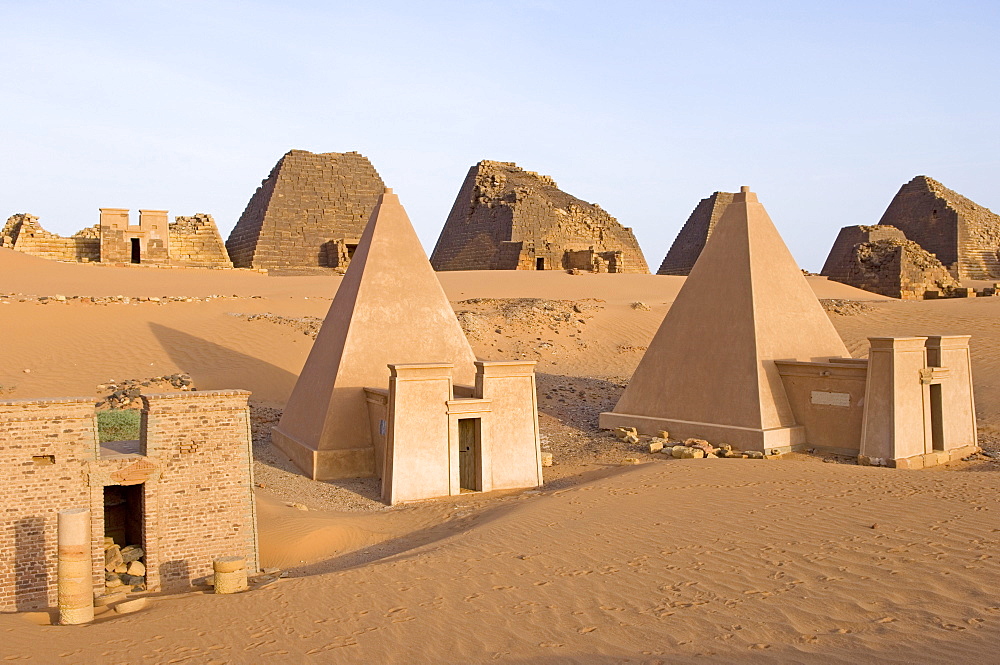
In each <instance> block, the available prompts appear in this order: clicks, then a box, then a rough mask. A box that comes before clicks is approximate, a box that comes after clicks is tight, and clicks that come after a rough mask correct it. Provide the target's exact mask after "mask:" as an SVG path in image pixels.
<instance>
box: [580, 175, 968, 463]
mask: <svg viewBox="0 0 1000 665" xmlns="http://www.w3.org/2000/svg"><path fill="white" fill-rule="evenodd" d="M870 343H871V354H870V357H869V359H867V360H866V359H854V358H851V357H850V354H848V353H847V350H846V348H845V347H844V344H843V342H842V341H841V340H840V338H839V336H838V335H837V332H836V330H834V328H833V325H832V324H831V323H830V321H829V319H828V318H827V316H826V314H825V313H824V312H823V309H822V307H821V306H820V305H819V302H818V301H817V299H816V296H815V294H814V293H813V291H812V290H811V289H810V287H809V285H808V283H807V282H806V280H805V278H804V277H803V275H802V272H801V270H799V268H798V266H797V265H796V263H795V260H794V259H793V258H792V256H791V254H790V253H789V251H788V249H787V247H786V246H785V244H784V242H783V241H782V240H781V237H780V236H779V235H778V232H777V230H776V229H775V228H774V225H773V223H772V222H771V220H770V218H769V217H768V215H767V212H766V211H765V210H764V207H763V206H762V205H761V204H760V203H759V202H758V201H757V196H756V195H755V194H753V193H752V192H750V191H749V189H748V188H746V187H744V188H742V190H741V192H740V193H739V194H736V195H734V197H733V201H732V203H730V204H729V206H728V207H727V209H726V212H725V213H724V215H723V217H722V219H721V220H720V221H719V223H718V226H717V228H716V230H715V232H714V233H713V234H712V236H711V237H710V238H709V241H708V242H707V243H706V245H705V250H704V251H703V252H702V253H701V256H700V257H699V259H698V262H697V263H696V264H695V266H694V268H693V269H692V270H691V274H690V276H689V277H688V279H687V281H686V282H685V284H684V286H683V288H682V289H681V291H680V293H679V294H678V296H677V299H676V300H675V301H674V304H673V305H672V306H671V308H670V310H669V311H668V312H667V316H666V317H665V318H664V320H663V323H662V324H661V326H660V329H659V330H658V331H657V333H656V336H655V337H654V338H653V341H652V342H651V343H650V345H649V348H648V350H647V351H646V353H645V355H644V356H643V358H642V361H641V362H640V363H639V366H638V367H637V368H636V371H635V374H634V375H633V376H632V380H631V381H630V382H629V385H628V387H627V388H626V389H625V392H624V394H623V395H622V397H621V399H620V400H619V401H618V404H617V405H616V406H615V409H614V410H613V411H610V412H605V413H602V414H601V416H600V424H601V427H604V428H608V429H610V428H613V427H634V428H636V429H637V430H638V431H639V432H641V433H644V434H656V433H658V432H660V431H663V430H666V431H669V432H670V434H671V437H672V438H676V439H685V438H688V437H692V438H698V439H705V440H708V441H710V442H712V443H716V444H720V445H721V444H722V443H728V444H732V445H734V446H737V447H738V448H741V449H743V450H756V451H761V452H764V453H767V454H779V453H784V452H789V451H792V450H800V449H804V448H805V447H807V446H808V447H810V448H814V449H817V450H821V451H830V452H837V453H840V454H845V455H855V456H858V458H859V460H861V461H863V462H865V463H870V464H882V465H888V466H898V467H906V468H921V467H923V466H930V465H934V464H939V463H943V462H947V461H949V460H951V459H958V458H960V457H964V456H966V455H969V454H971V453H972V452H974V451H975V450H976V423H975V410H974V406H973V397H972V378H971V370H970V367H971V365H970V360H969V353H968V337H966V336H936V337H907V338H871V339H870ZM909 370H912V371H909Z"/></svg>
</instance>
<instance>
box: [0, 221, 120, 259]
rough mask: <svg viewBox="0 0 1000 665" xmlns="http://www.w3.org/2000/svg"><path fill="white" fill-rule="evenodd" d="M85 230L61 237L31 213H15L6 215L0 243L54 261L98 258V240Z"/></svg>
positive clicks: (99, 245) (99, 247)
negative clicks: (50, 230) (68, 236)
mask: <svg viewBox="0 0 1000 665" xmlns="http://www.w3.org/2000/svg"><path fill="white" fill-rule="evenodd" d="M86 231H89V230H87V229H85V230H84V231H81V232H80V233H77V234H75V235H74V236H72V237H70V238H64V237H62V236H60V235H57V234H55V233H50V232H48V231H46V230H45V229H43V228H42V226H41V224H39V223H38V218H37V217H35V216H34V215H29V214H27V213H18V214H16V215H12V216H11V217H9V218H8V219H7V223H6V224H5V225H4V228H3V232H2V233H0V247H9V248H11V249H16V250H17V251H19V252H24V253H25V254H30V255H31V256H37V257H39V258H43V259H50V260H54V261H99V260H100V258H101V244H100V240H97V239H96V238H94V237H91V236H90V235H88V234H87V233H85V232H86Z"/></svg>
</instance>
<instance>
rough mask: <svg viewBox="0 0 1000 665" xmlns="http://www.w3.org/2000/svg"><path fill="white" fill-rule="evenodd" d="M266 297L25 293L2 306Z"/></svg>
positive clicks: (3, 298) (4, 298) (0, 300)
mask: <svg viewBox="0 0 1000 665" xmlns="http://www.w3.org/2000/svg"><path fill="white" fill-rule="evenodd" d="M263 297H264V296H241V295H237V294H235V293H234V294H233V295H231V296H225V295H218V294H212V295H209V296H125V295H116V296H66V295H61V294H56V295H53V296H39V295H31V294H24V293H0V304H9V303H11V302H35V303H39V304H42V305H49V304H53V303H63V304H70V303H79V304H85V305H136V304H139V303H146V304H153V305H166V304H167V303H174V302H211V301H213V300H245V299H255V300H260V299H262V298H263Z"/></svg>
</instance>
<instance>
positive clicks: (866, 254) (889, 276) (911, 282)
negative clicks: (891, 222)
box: [821, 224, 959, 300]
mask: <svg viewBox="0 0 1000 665" xmlns="http://www.w3.org/2000/svg"><path fill="white" fill-rule="evenodd" d="M821 274H822V275H825V276H826V277H829V278H830V279H832V280H834V281H837V282H841V283H843V284H849V285H851V286H854V287H857V288H859V289H864V290H865V291H871V292H872V293H879V294H881V295H884V296H890V297H893V298H904V299H910V300H913V299H922V298H923V297H924V294H925V293H926V292H927V291H937V292H939V293H943V294H945V295H947V294H949V293H950V292H952V291H953V290H955V289H957V288H958V287H959V283H958V281H957V280H956V279H955V278H954V277H952V275H951V274H950V273H949V272H948V270H946V269H945V267H944V266H943V265H942V264H941V262H940V261H938V260H937V258H936V257H935V256H934V255H933V254H931V253H930V252H928V251H926V250H924V249H923V248H921V247H920V245H918V244H917V243H915V242H913V241H912V240H907V239H906V236H905V235H904V234H903V232H902V231H900V230H899V229H897V228H895V227H893V226H888V225H885V224H880V225H878V226H847V227H844V228H843V229H841V230H840V234H839V235H838V236H837V240H836V241H835V242H834V245H833V248H832V249H831V250H830V254H829V255H828V256H827V259H826V263H825V264H824V265H823V270H822V273H821Z"/></svg>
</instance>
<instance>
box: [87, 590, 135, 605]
mask: <svg viewBox="0 0 1000 665" xmlns="http://www.w3.org/2000/svg"><path fill="white" fill-rule="evenodd" d="M126 598H127V596H126V595H125V592H124V591H110V592H107V593H102V594H101V595H99V596H97V597H96V598H94V607H104V606H106V605H113V604H115V603H120V602H121V601H123V600H125V599H126Z"/></svg>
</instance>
